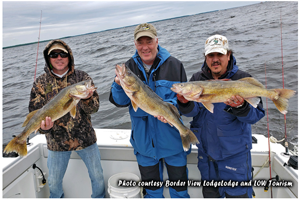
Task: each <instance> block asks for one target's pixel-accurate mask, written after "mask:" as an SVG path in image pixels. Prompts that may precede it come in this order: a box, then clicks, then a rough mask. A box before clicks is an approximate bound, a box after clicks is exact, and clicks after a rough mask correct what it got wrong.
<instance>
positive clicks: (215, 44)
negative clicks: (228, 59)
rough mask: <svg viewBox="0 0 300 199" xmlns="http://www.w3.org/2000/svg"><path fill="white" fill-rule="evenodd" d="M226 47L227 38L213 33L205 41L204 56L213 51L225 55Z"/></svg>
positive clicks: (227, 46)
mask: <svg viewBox="0 0 300 199" xmlns="http://www.w3.org/2000/svg"><path fill="white" fill-rule="evenodd" d="M228 49H229V45H228V40H227V38H226V37H224V36H222V35H213V36H211V37H209V38H208V39H207V40H206V41H205V56H206V55H208V54H209V53H214V52H217V53H222V54H223V55H226V54H227V50H228Z"/></svg>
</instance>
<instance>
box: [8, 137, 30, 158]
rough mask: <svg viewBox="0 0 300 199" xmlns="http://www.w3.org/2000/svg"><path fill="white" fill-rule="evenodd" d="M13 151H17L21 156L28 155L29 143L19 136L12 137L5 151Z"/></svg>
mask: <svg viewBox="0 0 300 199" xmlns="http://www.w3.org/2000/svg"><path fill="white" fill-rule="evenodd" d="M11 152H16V153H18V154H19V155H20V156H25V155H27V145H26V141H22V140H20V139H19V137H15V138H14V139H12V140H11V141H10V142H9V143H8V144H7V146H6V147H5V149H4V153H6V154H8V153H11Z"/></svg>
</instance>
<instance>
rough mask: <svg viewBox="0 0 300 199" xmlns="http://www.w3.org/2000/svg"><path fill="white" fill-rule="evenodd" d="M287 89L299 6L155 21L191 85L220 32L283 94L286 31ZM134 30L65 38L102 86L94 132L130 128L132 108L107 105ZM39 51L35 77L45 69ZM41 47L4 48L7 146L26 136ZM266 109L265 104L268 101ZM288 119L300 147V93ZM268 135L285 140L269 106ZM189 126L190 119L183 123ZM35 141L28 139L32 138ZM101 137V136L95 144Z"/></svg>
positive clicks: (243, 64) (291, 82)
mask: <svg viewBox="0 0 300 199" xmlns="http://www.w3.org/2000/svg"><path fill="white" fill-rule="evenodd" d="M280 11H281V12H282V44H283V63H284V78H285V85H284V86H285V88H289V89H293V90H297V91H298V2H283V1H282V2H266V3H260V4H255V5H250V6H245V7H240V8H233V9H228V10H222V11H217V12H210V13H204V14H198V15H193V16H188V17H181V18H176V19H170V20H164V21H159V22H155V23H153V24H154V26H155V27H156V28H157V31H158V37H159V44H160V45H161V46H162V47H164V48H166V49H167V50H168V51H169V52H170V53H171V54H172V55H173V56H175V57H176V58H178V59H179V60H181V61H182V63H183V65H184V67H185V69H186V72H187V77H188V79H190V78H191V76H192V74H193V73H195V72H197V71H199V70H200V67H201V65H202V63H203V61H204V56H203V50H204V42H205V40H206V38H208V37H209V36H211V35H213V34H222V35H224V36H226V37H227V38H228V40H229V45H230V47H231V48H232V49H233V50H234V56H235V57H236V59H237V65H238V66H239V67H240V69H242V70H244V71H247V72H249V73H250V74H251V75H252V76H253V77H255V78H256V79H258V80H259V81H260V82H262V83H263V84H265V65H266V67H267V86H268V88H282V60H281V36H280V35H281V33H280V31H281V29H280ZM134 28H135V26H131V27H125V28H120V29H115V30H109V31H104V32H98V33H94V34H89V35H82V36H76V37H71V38H65V39H63V40H64V41H65V42H66V43H67V44H69V46H70V47H71V48H72V51H73V53H74V57H75V64H76V66H75V67H76V68H77V69H80V70H84V71H86V72H87V73H88V74H89V75H90V76H91V77H92V78H93V80H94V83H95V85H96V86H97V87H98V89H97V91H98V93H99V96H100V109H99V111H98V112H97V113H95V114H93V115H92V123H93V126H94V128H119V129H120V128H122V129H123V128H126V129H127V128H130V127H131V123H130V118H129V114H128V109H127V108H116V107H115V106H114V105H113V104H111V103H110V102H109V101H108V97H109V91H110V86H111V84H112V82H113V79H114V76H115V73H114V67H115V65H116V64H120V63H123V62H125V61H127V60H128V59H129V58H130V57H131V56H132V55H133V54H134V53H135V47H134V43H133V32H134ZM47 43H48V42H42V43H40V46H39V49H40V50H39V56H38V57H39V58H38V69H37V76H39V75H41V74H42V73H43V72H44V71H43V68H44V59H43V55H42V51H43V49H44V48H45V46H46V44H47ZM36 54H37V44H31V45H24V46H19V47H12V48H6V49H3V143H4V144H5V143H7V142H8V141H10V140H11V138H12V135H14V134H15V135H17V134H19V133H21V132H22V129H23V128H22V127H21V126H22V123H23V122H24V119H25V117H26V115H27V114H28V102H29V94H30V90H31V87H32V83H33V78H34V70H35V62H36ZM263 102H264V105H265V104H266V99H265V98H263ZM289 105H290V106H289V112H288V114H287V116H286V118H287V119H286V122H287V137H288V141H289V142H290V143H292V144H294V145H297V146H298V93H297V94H296V95H295V96H294V97H293V98H291V99H290V101H289ZM268 106H269V125H270V133H271V135H273V136H274V137H276V138H277V139H281V138H283V137H284V116H283V115H282V114H281V113H280V112H279V111H278V110H277V109H276V107H275V105H274V104H273V103H272V102H271V101H270V100H269V101H268ZM183 119H184V122H185V124H186V125H189V121H191V118H186V117H184V118H183ZM266 124H267V117H264V118H263V119H262V120H261V121H259V122H258V123H257V124H255V125H252V129H253V133H258V134H264V135H267V125H266ZM32 136H34V135H31V137H32ZM98 139H101V138H98Z"/></svg>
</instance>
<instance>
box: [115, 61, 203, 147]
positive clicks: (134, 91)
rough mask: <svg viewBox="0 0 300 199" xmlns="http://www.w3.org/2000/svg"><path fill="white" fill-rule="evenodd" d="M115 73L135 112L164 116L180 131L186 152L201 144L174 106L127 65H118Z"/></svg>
mask: <svg viewBox="0 0 300 199" xmlns="http://www.w3.org/2000/svg"><path fill="white" fill-rule="evenodd" d="M115 72H116V75H117V76H118V77H119V79H120V83H121V86H122V88H123V90H124V91H125V93H126V94H127V96H128V97H129V98H130V99H131V104H132V107H133V109H134V110H135V111H137V109H138V108H140V109H142V110H143V111H145V112H146V113H148V114H150V115H152V116H163V117H164V118H165V119H166V120H167V121H168V123H169V124H170V125H171V126H175V127H176V128H177V129H178V131H179V133H180V137H181V140H182V145H183V149H184V150H185V151H187V150H189V148H190V144H191V143H192V144H196V143H199V142H198V139H197V137H196V136H195V135H194V133H193V132H192V131H191V130H190V129H188V128H187V127H185V126H184V125H183V124H182V122H181V121H180V114H179V112H178V110H177V108H176V107H175V106H174V105H172V104H170V103H168V102H164V101H163V100H162V99H161V98H160V97H159V96H158V95H157V94H156V93H155V92H154V91H153V90H152V89H151V88H150V87H148V86H147V85H146V84H144V83H143V82H142V81H141V80H140V78H138V77H137V76H136V75H135V74H134V73H133V72H131V70H130V69H129V68H128V67H127V66H125V64H123V65H122V66H119V65H116V70H115Z"/></svg>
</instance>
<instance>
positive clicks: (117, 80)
mask: <svg viewBox="0 0 300 199" xmlns="http://www.w3.org/2000/svg"><path fill="white" fill-rule="evenodd" d="M115 82H116V83H117V84H118V85H119V86H121V83H120V79H119V77H118V76H116V77H115Z"/></svg>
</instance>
